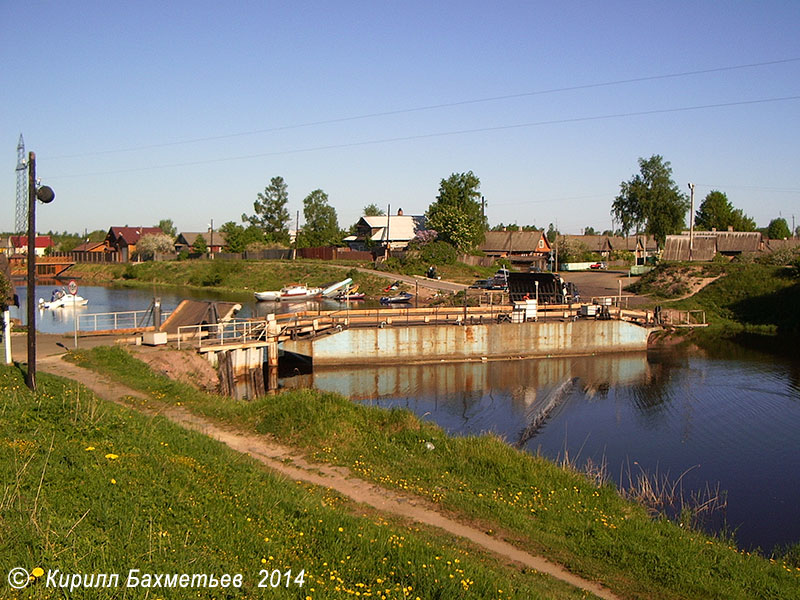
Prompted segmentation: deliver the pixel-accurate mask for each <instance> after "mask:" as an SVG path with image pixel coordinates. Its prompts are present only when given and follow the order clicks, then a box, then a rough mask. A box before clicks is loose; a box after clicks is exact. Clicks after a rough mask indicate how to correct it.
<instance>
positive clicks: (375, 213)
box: [364, 204, 386, 217]
mask: <svg viewBox="0 0 800 600" xmlns="http://www.w3.org/2000/svg"><path fill="white" fill-rule="evenodd" d="M364 216H365V217H385V216H386V213H385V212H384V210H383V209H382V208H378V205H377V204H367V205H366V206H365V207H364Z"/></svg>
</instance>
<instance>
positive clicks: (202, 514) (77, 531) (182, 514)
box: [0, 367, 584, 599]
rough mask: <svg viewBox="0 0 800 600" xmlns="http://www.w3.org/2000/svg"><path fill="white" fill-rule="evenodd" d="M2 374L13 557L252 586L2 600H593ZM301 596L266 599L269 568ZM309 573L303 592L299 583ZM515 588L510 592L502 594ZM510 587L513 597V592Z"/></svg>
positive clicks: (285, 591) (76, 396)
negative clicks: (234, 580) (239, 580)
mask: <svg viewBox="0 0 800 600" xmlns="http://www.w3.org/2000/svg"><path fill="white" fill-rule="evenodd" d="M38 387H39V390H38V391H37V393H36V394H35V395H34V394H32V393H30V392H29V391H28V390H27V389H26V388H25V387H24V384H23V380H22V376H21V374H20V373H19V372H18V371H17V370H16V369H14V368H10V367H0V395H2V398H3V403H2V404H0V440H1V441H0V557H2V565H3V568H4V573H3V585H4V586H5V585H6V582H5V578H6V573H7V572H8V570H9V569H11V568H12V567H24V568H26V569H28V571H31V572H32V571H33V570H34V569H35V568H41V569H43V570H44V571H45V572H47V571H48V570H51V569H59V570H60V572H61V573H78V574H87V575H88V574H92V573H97V574H99V573H118V574H120V577H121V580H122V582H123V586H124V581H125V575H126V574H127V573H128V570H129V569H140V570H141V571H142V572H144V573H189V574H191V573H213V574H216V575H217V576H220V575H221V574H224V573H229V574H237V573H241V574H242V575H243V579H244V586H243V587H242V589H230V590H219V589H218V590H215V591H209V590H204V589H199V590H185V589H153V590H143V589H137V590H133V591H132V590H125V589H116V588H108V589H86V590H84V589H78V590H76V591H74V592H72V593H67V592H66V591H65V590H60V589H50V588H47V587H46V577H40V578H38V579H36V580H35V581H33V582H32V583H31V585H30V586H29V589H25V590H22V591H20V592H19V594H18V595H17V596H15V595H14V594H12V593H11V590H10V589H8V588H5V589H3V593H2V594H0V596H2V597H3V598H12V597H18V598H20V599H24V598H37V599H38V598H61V597H72V598H92V599H98V598H99V599H102V598H123V597H128V598H176V599H177V598H211V597H215V598H236V599H248V598H294V599H298V598H302V599H308V598H311V599H318V598H319V599H328V598H353V597H356V596H361V597H367V598H390V599H394V598H426V599H427V598H511V597H524V598H542V599H545V598H565V599H568V598H581V597H584V595H583V594H581V593H579V592H578V591H576V590H575V589H572V588H570V587H569V586H567V585H566V584H563V583H560V582H557V581H554V580H551V579H549V578H547V577H545V576H541V575H537V574H534V573H521V572H519V571H518V570H517V569H515V568H513V567H509V566H506V565H503V564H500V563H499V562H498V561H497V560H495V559H493V558H491V557H488V556H486V555H483V554H481V553H480V552H476V551H474V550H473V549H472V548H469V547H467V546H466V545H464V544H461V543H460V542H459V541H458V540H454V539H452V538H450V537H449V536H445V535H440V534H438V533H436V532H431V531H430V530H427V529H424V528H419V527H415V526H412V525H408V524H404V523H401V522H397V521H394V520H392V519H389V518H386V517H385V516H382V515H379V514H374V513H371V512H369V511H365V510H364V509H363V508H362V507H357V506H354V505H352V504H351V503H350V502H349V501H346V500H345V499H343V498H342V497H340V496H338V495H337V494H335V493H332V492H330V491H328V490H325V489H320V488H315V487H313V486H310V485H304V484H300V483H299V482H294V481H290V480H287V479H285V478H283V477H280V476H276V475H273V474H272V473H270V472H268V471H267V470H265V469H263V468H262V467H261V466H260V465H258V464H256V463H254V462H253V461H252V460H250V459H248V458H244V457H242V456H241V455H239V454H237V453H235V452H233V451H230V450H229V449H227V448H226V447H224V446H223V445H222V444H219V443H216V442H214V441H211V440H210V439H208V438H207V437H205V436H203V435H200V434H197V433H193V432H189V431H186V430H183V429H182V428H180V427H177V426H175V425H173V424H171V423H170V422H168V421H166V420H165V419H163V418H153V417H147V416H143V415H141V414H139V413H137V412H136V411H133V410H128V409H125V408H121V407H119V406H116V405H111V404H108V403H106V402H104V401H102V400H98V399H97V398H96V397H95V396H94V395H93V394H91V393H90V392H89V391H87V390H86V389H84V388H82V387H80V386H78V385H76V384H73V383H71V382H67V381H65V380H61V379H58V378H54V377H50V376H47V375H46V374H44V373H41V374H40V375H39V377H38ZM276 569H277V570H279V571H280V573H285V572H286V571H287V570H291V572H292V573H293V576H292V583H290V584H289V585H288V586H285V585H281V586H280V587H276V588H271V587H268V588H266V589H259V587H258V583H259V581H260V580H261V579H262V574H261V572H262V571H263V570H266V571H268V572H269V573H271V572H273V571H274V570H276ZM301 570H305V578H304V585H303V586H302V587H299V586H298V585H296V584H295V583H294V579H295V577H296V575H297V574H299V573H300V571H301ZM501 590H502V591H501ZM512 590H513V592H512Z"/></svg>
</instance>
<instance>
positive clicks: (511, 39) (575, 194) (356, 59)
mask: <svg viewBox="0 0 800 600" xmlns="http://www.w3.org/2000/svg"><path fill="white" fill-rule="evenodd" d="M2 13H3V19H2V23H1V24H0V52H2V67H0V99H2V103H1V104H2V111H0V132H2V143H0V158H2V161H0V162H1V163H2V164H5V165H6V167H5V170H4V172H5V173H6V176H5V178H4V179H3V181H5V183H4V184H3V185H2V186H0V201H1V202H2V206H4V207H5V208H3V209H2V210H0V230H4V231H10V230H11V229H13V226H14V205H15V191H16V182H15V178H16V175H15V166H16V146H17V141H18V138H19V134H20V133H22V134H23V135H24V138H25V143H26V151H28V150H33V151H35V152H36V155H37V169H38V175H39V176H40V177H41V179H42V182H43V183H44V184H47V185H50V186H51V187H53V188H54V189H55V191H56V200H55V202H54V203H53V204H50V205H47V206H41V208H40V209H39V210H38V211H37V225H38V229H39V230H40V231H47V230H51V229H52V230H56V231H64V230H67V231H83V230H84V229H88V230H93V229H108V228H109V227H110V226H112V225H131V226H134V225H154V224H156V223H157V222H158V221H159V220H160V219H164V218H169V219H172V220H173V221H174V222H175V224H176V226H177V227H178V229H179V230H184V231H193V230H195V231H196V230H202V229H206V228H207V227H208V224H209V222H210V221H211V219H213V220H214V224H215V226H218V225H220V224H222V223H224V222H225V221H231V220H232V221H237V222H238V221H239V220H240V217H241V215H242V213H252V210H253V200H255V197H256V194H257V193H258V192H259V191H262V190H263V189H264V187H265V186H266V185H267V184H268V183H269V180H270V178H271V177H274V176H276V175H281V176H283V177H284V178H285V180H286V182H287V183H288V186H289V195H290V206H289V209H290V212H291V214H292V217H293V218H294V214H295V211H296V210H299V209H301V208H302V200H303V198H304V197H305V196H306V195H307V194H308V193H309V192H311V191H312V190H314V189H317V188H321V189H322V190H324V191H325V192H326V193H327V194H328V195H329V198H330V203H331V205H332V206H334V207H335V208H336V210H337V213H338V216H339V224H340V226H341V227H343V228H346V227H348V226H349V225H350V224H352V223H353V222H355V221H356V220H357V219H358V217H359V216H360V215H361V211H362V209H363V207H364V206H366V205H367V204H371V203H375V204H377V205H379V206H381V207H383V208H384V209H385V208H386V207H387V206H389V205H391V210H392V212H393V213H394V212H395V211H396V210H397V209H398V208H402V209H403V210H404V212H405V213H406V214H419V213H423V212H424V211H425V210H426V209H427V207H428V206H429V204H430V203H431V202H432V201H433V200H434V199H435V196H436V194H437V191H438V187H439V183H440V181H441V180H442V179H443V178H446V177H448V176H449V175H450V174H451V173H453V172H464V171H470V170H471V171H473V172H474V173H475V174H476V175H477V176H478V177H479V178H480V180H481V192H482V193H483V194H484V196H485V198H486V202H487V216H488V217H489V221H490V223H491V224H492V225H494V224H497V223H500V222H503V223H518V224H520V225H526V224H536V225H538V226H540V227H547V225H548V223H550V222H553V223H557V224H558V227H559V229H560V230H561V231H564V232H566V233H580V231H581V229H582V228H583V227H586V226H592V227H595V228H596V229H600V230H602V229H607V228H609V227H610V226H611V217H610V208H611V202H612V201H613V198H614V196H615V195H616V194H617V193H618V192H619V184H620V182H621V181H623V180H627V179H630V178H631V176H633V174H635V173H636V172H637V171H638V163H637V160H638V159H639V157H649V156H651V155H653V154H660V155H662V156H663V157H664V158H665V159H666V160H668V161H670V162H671V163H672V167H673V176H674V179H675V181H676V182H677V183H678V184H679V185H680V186H681V188H682V189H683V190H684V191H686V192H688V186H687V183H688V182H690V181H691V182H694V183H695V184H696V185H697V188H696V194H697V197H698V201H699V200H702V198H703V197H704V196H705V195H706V194H707V193H708V192H709V191H711V190H712V189H719V190H721V191H723V192H725V193H726V194H727V195H728V198H729V199H730V200H731V202H732V203H733V204H734V206H736V207H738V208H742V209H743V210H744V212H745V213H746V214H748V215H750V216H752V217H753V218H755V220H756V222H757V223H758V224H759V225H760V226H764V225H766V224H767V223H768V222H769V220H770V219H772V218H774V217H776V216H778V215H779V214H781V215H783V216H784V217H786V218H787V220H788V222H789V224H790V225H791V223H792V220H791V219H792V215H795V216H796V218H797V223H798V224H800V174H799V172H798V158H800V152H798V150H800V135H798V134H800V1H798V0H788V1H786V2H778V1H769V0H767V1H764V2H749V1H728V2H703V1H700V2H698V1H696V0H695V1H692V2H614V1H608V2H576V3H573V2H530V1H527V2H497V3H490V2H485V1H481V2H476V1H472V0H460V1H458V2H450V1H439V2H430V1H425V2H417V1H413V0H411V1H406V2H396V1H395V2H381V1H364V2H344V1H342V2H303V1H294V2H267V1H260V2H231V3H221V2H207V1H205V0H196V1H193V2H180V1H179V2H161V1H159V2H154V1H151V0H141V1H137V2H116V1H111V2H109V1H108V0H104V1H102V2H100V1H94V0H82V1H81V2H72V1H63V2H52V1H48V2H43V1H38V0H30V1H26V2H9V1H8V0H6V1H5V2H3V3H2ZM745 65H757V66H745ZM300 218H301V224H302V212H301V217H300Z"/></svg>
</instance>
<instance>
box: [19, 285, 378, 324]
mask: <svg viewBox="0 0 800 600" xmlns="http://www.w3.org/2000/svg"><path fill="white" fill-rule="evenodd" d="M60 287H62V286H61V285H58V284H53V285H38V286H36V295H35V297H36V301H37V302H38V301H39V298H44V299H45V300H50V296H51V294H52V292H53V290H54V289H57V288H60ZM16 291H17V295H18V296H19V302H20V306H19V308H15V307H12V308H11V317H12V318H16V319H19V320H20V321H22V323H25V322H26V321H27V305H26V303H27V288H26V287H25V286H18V287H17V288H16ZM78 294H79V295H80V296H83V297H84V298H86V299H88V300H89V304H87V305H86V306H80V307H77V308H59V309H53V310H38V309H37V311H36V328H37V329H38V330H39V331H43V332H45V333H69V332H71V331H73V330H74V328H75V313H76V311H77V313H78V314H79V315H88V314H92V313H106V312H126V311H133V310H140V311H144V310H147V309H148V308H149V307H150V304H151V302H152V301H153V296H154V295H156V296H158V297H159V298H161V308H162V310H164V311H172V310H174V309H175V308H176V307H177V306H178V304H180V302H181V301H182V300H186V299H194V300H216V301H227V302H238V303H239V304H241V305H242V310H241V311H240V312H239V316H240V317H243V318H245V317H250V316H264V315H266V314H268V313H273V312H278V313H284V312H295V311H301V310H318V309H321V310H336V309H339V308H342V307H343V306H344V305H343V304H341V303H339V302H335V301H333V300H323V301H319V302H318V301H309V302H256V301H255V299H254V298H253V295H252V294H249V293H245V294H230V293H214V292H212V291H206V290H202V291H198V290H189V289H186V288H174V289H169V288H166V289H165V288H159V289H158V290H157V291H155V292H154V291H153V290H147V289H139V288H124V287H103V286H79V288H78ZM372 305H374V303H372V304H369V305H368V306H372ZM354 306H355V305H354ZM362 306H366V305H365V303H364V302H361V303H360V304H358V307H362ZM85 322H86V321H85V320H84V323H85Z"/></svg>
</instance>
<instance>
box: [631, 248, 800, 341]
mask: <svg viewBox="0 0 800 600" xmlns="http://www.w3.org/2000/svg"><path fill="white" fill-rule="evenodd" d="M691 277H695V278H697V277H706V278H710V277H718V279H716V280H715V281H713V282H712V283H710V284H709V285H708V286H706V287H704V288H703V289H702V290H700V291H699V292H697V293H696V294H694V295H693V296H691V297H689V298H685V299H683V300H679V301H676V302H666V303H663V306H664V307H666V308H675V309H680V310H695V309H697V310H704V311H706V318H707V319H708V322H709V324H710V327H709V329H710V330H711V331H712V332H713V333H719V332H720V331H722V330H727V331H731V332H737V331H752V332H756V333H767V334H774V333H781V334H792V333H797V332H800V315H798V312H797V310H796V309H797V307H798V306H800V277H798V269H797V267H794V266H775V265H767V264H758V263H750V264H742V263H729V264H719V263H712V264H707V265H685V264H666V265H660V266H659V267H658V268H656V269H655V270H653V271H651V272H650V273H648V274H646V275H645V276H643V277H642V278H641V280H640V281H639V282H638V283H637V284H636V285H635V286H631V288H632V289H631V291H634V292H635V293H639V294H649V295H651V296H652V297H653V298H654V299H656V301H658V300H661V299H665V300H669V299H671V298H674V297H678V296H682V295H683V294H684V293H686V292H685V291H686V289H687V288H688V285H687V281H688V279H689V278H691Z"/></svg>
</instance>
